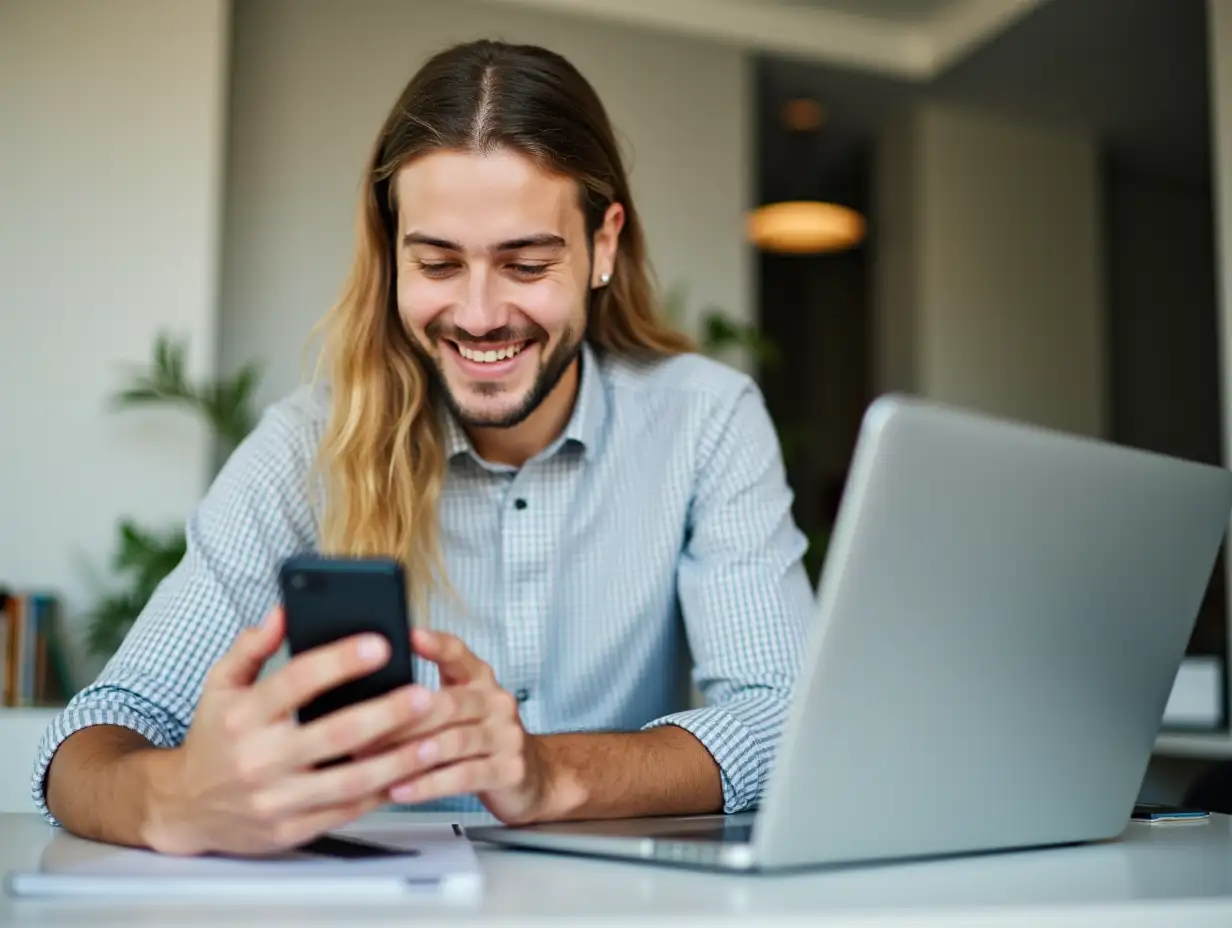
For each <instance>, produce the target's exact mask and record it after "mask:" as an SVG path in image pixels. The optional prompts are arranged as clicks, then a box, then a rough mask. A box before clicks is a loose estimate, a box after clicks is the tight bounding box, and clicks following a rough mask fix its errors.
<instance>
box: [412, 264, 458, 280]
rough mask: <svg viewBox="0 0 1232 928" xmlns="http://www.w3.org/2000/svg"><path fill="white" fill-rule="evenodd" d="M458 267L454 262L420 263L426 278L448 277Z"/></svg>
mask: <svg viewBox="0 0 1232 928" xmlns="http://www.w3.org/2000/svg"><path fill="white" fill-rule="evenodd" d="M457 267H458V266H457V265H456V264H454V263H453V262H452V261H433V262H431V263H429V262H426V261H420V262H419V269H420V270H421V271H423V273H424V276H425V277H448V276H449V275H450V273H452V272H453V271H454V270H456V269H457Z"/></svg>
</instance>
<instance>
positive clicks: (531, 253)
mask: <svg viewBox="0 0 1232 928" xmlns="http://www.w3.org/2000/svg"><path fill="white" fill-rule="evenodd" d="M394 184H395V189H396V192H397V202H398V231H397V243H398V247H397V300H398V311H399V313H400V315H401V317H402V322H403V325H404V326H405V327H406V330H407V332H408V333H409V334H410V336H411V339H412V341H413V342H414V343H415V344H416V345H417V347H418V348H419V350H420V352H421V353H422V354H423V355H424V356H425V359H426V360H427V361H428V363H429V365H430V367H431V368H433V369H434V371H435V374H436V376H437V379H438V380H439V382H440V384H441V385H442V386H443V388H444V392H445V396H446V400H447V402H448V403H449V405H450V407H451V409H452V411H453V412H454V414H455V415H456V416H457V417H458V419H459V421H460V422H461V423H462V424H463V425H465V426H468V427H510V426H514V425H517V424H518V423H520V422H521V421H523V420H524V419H525V418H526V417H527V416H529V415H530V414H531V413H532V412H533V411H534V410H535V408H536V407H537V406H538V405H539V403H540V402H541V401H542V400H543V399H544V397H546V396H547V395H548V394H549V393H551V391H552V388H553V387H554V386H555V385H556V383H557V381H559V380H560V378H561V376H562V375H563V374H564V373H565V372H566V371H567V370H568V369H569V367H570V365H571V364H572V363H573V361H574V360H575V359H576V357H577V354H578V351H579V349H580V347H581V343H582V338H583V335H584V333H585V331H586V306H587V301H588V298H589V294H590V290H591V288H592V287H594V286H597V285H598V284H599V278H600V275H601V274H602V273H605V272H610V268H611V266H612V259H613V257H614V251H615V244H616V234H617V233H618V230H619V220H620V218H621V217H620V216H616V217H615V219H616V222H615V232H611V233H610V234H609V230H608V226H609V225H611V223H610V222H609V223H606V224H605V226H604V230H603V231H601V232H600V235H599V236H597V238H596V249H595V256H594V260H593V261H592V259H591V252H590V249H589V248H588V243H587V240H586V229H585V221H584V218H583V215H582V210H581V208H580V204H579V198H578V188H577V184H576V183H575V182H574V181H573V180H572V179H570V178H566V177H559V176H555V175H552V174H548V173H546V172H544V171H542V170H541V169H539V168H538V167H537V166H536V165H535V164H534V163H533V162H531V161H530V160H529V159H527V158H525V157H524V156H522V155H519V154H516V153H513V152H509V151H505V150H499V151H496V152H492V153H490V154H486V155H477V154H471V153H467V152H456V151H441V152H435V153H433V154H430V155H426V156H424V157H422V158H418V159H416V160H415V161H413V162H411V163H410V164H408V165H407V166H406V167H404V168H403V169H402V170H401V171H400V172H399V173H398V175H397V177H396V178H395V180H394ZM619 209H620V208H619V207H618V206H617V207H613V210H619ZM611 215H612V210H609V217H611Z"/></svg>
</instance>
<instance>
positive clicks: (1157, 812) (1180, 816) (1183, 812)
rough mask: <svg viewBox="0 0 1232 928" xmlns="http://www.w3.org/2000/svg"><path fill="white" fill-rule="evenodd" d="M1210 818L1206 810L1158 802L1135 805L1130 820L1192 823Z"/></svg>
mask: <svg viewBox="0 0 1232 928" xmlns="http://www.w3.org/2000/svg"><path fill="white" fill-rule="evenodd" d="M1209 817H1210V813H1209V812H1208V811H1206V809H1198V808H1195V807H1193V806H1173V805H1167V804H1166V803H1157V802H1139V803H1135V805H1134V810H1133V812H1132V813H1130V818H1132V819H1134V821H1138V822H1175V821H1192V820H1195V819H1203V818H1209Z"/></svg>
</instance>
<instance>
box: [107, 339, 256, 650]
mask: <svg viewBox="0 0 1232 928" xmlns="http://www.w3.org/2000/svg"><path fill="white" fill-rule="evenodd" d="M186 350H187V349H186V346H185V345H184V344H180V343H176V342H172V341H171V340H170V339H169V338H167V337H166V336H159V338H158V339H157V340H156V341H155V343H154V350H153V354H152V357H151V360H150V366H149V368H148V369H147V370H145V371H142V372H138V373H136V374H134V375H133V377H132V379H131V381H130V382H129V384H128V385H127V386H126V387H124V388H123V389H121V390H119V391H117V392H116V393H115V395H114V396H113V397H112V407H113V408H114V409H116V410H124V409H133V408H137V407H143V406H158V405H163V406H167V405H169V406H175V407H179V408H182V409H184V410H186V411H188V412H189V413H191V414H193V415H197V416H200V417H201V418H202V419H203V420H204V421H205V423H206V424H207V425H208V426H209V428H210V432H211V435H212V436H213V438H214V440H215V442H216V443H217V445H218V446H219V447H218V453H219V455H220V457H219V458H218V459H219V460H221V459H222V458H224V457H225V456H226V455H227V454H229V453H230V452H231V451H232V450H233V449H234V448H235V446H236V445H238V444H239V443H240V442H241V441H243V439H244V437H245V436H246V435H247V434H248V433H249V432H250V431H252V428H253V426H254V424H255V423H256V412H255V407H254V405H253V394H254V393H255V391H256V387H257V383H258V381H259V379H260V372H259V371H258V370H257V368H256V367H255V366H253V365H249V366H247V367H245V368H243V369H242V370H241V371H239V372H238V373H237V374H236V375H235V376H233V377H229V378H222V379H219V380H217V381H212V382H206V383H201V384H194V383H192V382H191V381H190V380H189V379H188V377H187V375H186V373H185V364H184V357H185V354H186ZM119 533H120V538H119V544H118V545H117V548H116V551H115V554H114V555H113V556H112V560H111V567H112V570H113V571H114V572H115V575H116V576H117V577H118V578H119V580H120V582H121V586H120V588H119V589H117V590H115V591H113V592H111V593H109V594H107V595H106V596H104V597H103V598H102V599H101V600H100V601H99V602H98V603H97V604H96V605H95V607H94V608H93V609H92V610H90V612H89V614H88V615H87V617H86V618H87V623H88V626H87V635H86V648H87V650H88V651H89V652H90V653H91V654H93V655H96V656H99V657H107V656H109V655H111V654H112V653H113V652H114V651H115V649H116V648H118V647H119V646H120V642H121V641H123V640H124V636H125V635H126V634H128V630H129V629H130V628H131V627H132V624H133V622H134V621H135V620H136V618H137V616H138V615H139V614H140V613H141V610H142V609H144V608H145V604H146V603H147V602H149V599H150V597H151V596H153V595H154V590H155V589H156V588H157V587H158V584H159V583H161V582H162V580H163V578H164V577H166V576H167V574H169V573H170V572H171V570H172V569H173V568H174V567H175V566H176V564H178V563H179V562H180V560H181V559H182V558H183V557H184V551H185V539H184V533H183V531H182V530H181V529H166V530H163V531H152V530H148V529H143V528H141V527H139V526H138V525H137V524H136V523H134V522H133V521H132V520H131V519H123V520H121V522H120V524H119Z"/></svg>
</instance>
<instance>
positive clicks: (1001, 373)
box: [876, 103, 1107, 435]
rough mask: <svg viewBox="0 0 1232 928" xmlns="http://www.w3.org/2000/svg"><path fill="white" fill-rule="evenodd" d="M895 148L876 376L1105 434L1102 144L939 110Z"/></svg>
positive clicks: (884, 161)
mask: <svg viewBox="0 0 1232 928" xmlns="http://www.w3.org/2000/svg"><path fill="white" fill-rule="evenodd" d="M886 144H887V146H888V150H887V151H886V152H884V153H883V154H882V156H881V157H880V158H879V159H878V169H879V171H880V172H881V173H880V174H879V176H878V183H879V184H880V185H884V188H885V189H886V190H894V191H898V196H897V197H895V198H894V199H891V200H888V201H886V200H884V199H883V201H882V202H881V203H880V204H879V215H878V228H879V229H880V230H881V234H882V235H883V236H884V242H883V244H882V251H881V252H880V253H879V255H878V258H877V260H878V262H879V263H880V266H881V268H882V272H884V271H886V270H887V269H888V274H885V273H882V272H879V274H881V276H880V277H879V279H878V281H877V293H878V295H877V298H876V299H877V311H878V318H879V320H880V321H879V323H878V325H879V330H880V334H879V337H878V350H879V370H880V372H881V373H880V376H879V382H880V383H881V384H883V385H886V384H889V385H892V386H895V387H897V388H907V389H912V390H914V391H916V392H918V393H920V394H922V395H925V396H928V397H932V398H934V399H938V400H941V401H944V402H949V403H955V404H958V405H961V406H966V407H970V408H974V409H978V410H984V411H987V412H990V413H994V414H998V415H1004V416H1009V417H1011V418H1016V419H1022V420H1025V421H1029V422H1034V423H1037V424H1040V425H1046V426H1051V427H1054V428H1059V429H1063V430H1066V431H1072V432H1077V433H1081V434H1088V435H1103V434H1105V433H1106V428H1107V423H1106V419H1107V396H1106V394H1107V388H1106V384H1105V380H1106V358H1105V354H1106V352H1105V348H1104V325H1105V313H1104V299H1105V297H1104V292H1103V262H1102V247H1103V246H1102V242H1101V204H1100V196H1099V192H1100V185H1099V172H1098V152H1097V148H1096V143H1095V139H1094V138H1093V137H1092V136H1090V135H1087V134H1083V133H1080V132H1071V131H1062V130H1057V129H1051V128H1045V127H1041V126H1034V125H1027V124H1021V123H1015V122H1011V121H1007V120H1005V119H1004V118H1002V117H1000V116H993V115H991V114H987V113H984V112H980V111H974V110H966V109H962V108H958V107H954V106H951V105H943V104H937V103H927V104H923V105H921V106H920V107H919V108H918V109H917V110H915V111H914V112H913V113H911V114H910V116H909V118H908V121H907V123H906V124H905V125H903V126H899V127H896V128H895V129H894V130H892V131H891V132H889V133H887V137H886ZM899 197H905V198H906V202H902V201H901V200H900V199H899ZM904 222H906V223H907V224H908V225H907V226H906V227H905V228H897V229H895V225H896V224H897V225H898V226H902V224H903V223H904ZM904 294H910V295H911V296H910V302H909V303H908V302H904V300H905V299H906V298H905V297H904Z"/></svg>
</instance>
